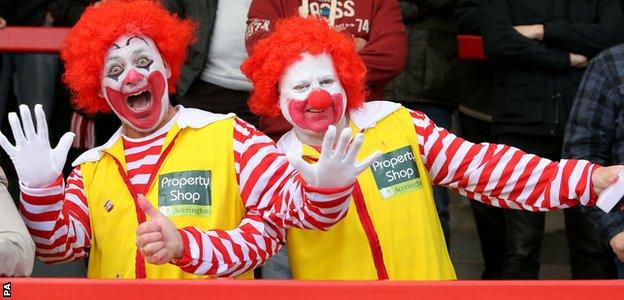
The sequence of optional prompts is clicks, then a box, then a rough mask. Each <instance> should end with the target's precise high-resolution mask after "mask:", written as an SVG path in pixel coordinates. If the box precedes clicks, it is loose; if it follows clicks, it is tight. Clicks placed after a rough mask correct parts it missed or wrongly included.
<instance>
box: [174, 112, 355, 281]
mask: <svg viewBox="0 0 624 300" xmlns="http://www.w3.org/2000/svg"><path fill="white" fill-rule="evenodd" d="M234 160H235V168H236V173H237V179H238V183H239V190H240V192H241V196H242V198H243V201H244V204H245V207H246V208H247V214H246V215H245V217H244V218H243V220H242V222H241V223H240V225H239V226H238V228H235V229H233V230H228V231H224V230H209V231H201V230H199V229H197V228H192V227H187V228H184V229H181V230H180V234H181V235H182V239H183V242H184V248H185V253H184V256H183V258H182V259H181V260H179V261H176V262H175V263H176V265H178V266H180V267H181V268H182V270H184V271H186V272H190V273H195V274H205V275H214V276H220V277H231V276H237V275H240V274H243V273H245V272H247V271H249V270H252V269H253V268H255V267H257V266H260V265H262V264H264V263H265V262H266V261H267V260H268V259H269V258H270V257H271V256H273V255H275V254H276V253H277V252H278V251H279V249H280V248H281V246H282V244H283V241H284V239H285V228H288V227H298V228H307V229H320V230H326V229H328V228H329V227H330V226H331V225H333V224H335V223H336V222H338V221H339V220H341V219H342V218H343V217H344V216H345V215H346V212H347V209H348V206H349V201H348V199H349V196H350V195H351V191H352V189H353V186H348V187H343V188H336V189H326V190H323V189H317V188H313V187H310V186H306V184H305V182H303V180H302V179H301V177H300V176H299V175H298V172H297V171H296V170H295V169H294V168H293V167H292V166H291V165H290V164H289V163H288V160H287V159H286V157H285V156H284V155H283V154H282V153H280V152H279V150H277V148H276V147H275V144H274V143H273V141H272V140H271V139H270V138H268V137H267V136H265V135H264V134H263V133H261V132H259V131H257V130H256V129H255V128H254V127H252V126H251V125H249V124H247V123H245V122H243V121H241V120H236V123H235V127H234Z"/></svg>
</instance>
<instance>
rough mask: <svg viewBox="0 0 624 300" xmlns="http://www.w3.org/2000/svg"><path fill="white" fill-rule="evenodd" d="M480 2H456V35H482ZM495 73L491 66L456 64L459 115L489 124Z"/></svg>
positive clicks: (470, 63) (469, 0)
mask: <svg viewBox="0 0 624 300" xmlns="http://www.w3.org/2000/svg"><path fill="white" fill-rule="evenodd" d="M481 2H482V0H459V1H457V6H456V8H455V11H454V13H453V18H454V19H455V23H456V25H457V33H459V34H469V35H481V23H482V17H481V16H482V14H481ZM493 81H494V69H493V65H492V62H491V61H489V60H484V61H461V60H460V61H459V62H458V64H457V82H458V83H457V99H458V101H459V112H460V113H463V114H466V115H468V116H470V117H473V118H476V119H479V120H481V121H486V122H491V121H492V116H491V114H490V108H491V105H490V98H491V91H492V82H493Z"/></svg>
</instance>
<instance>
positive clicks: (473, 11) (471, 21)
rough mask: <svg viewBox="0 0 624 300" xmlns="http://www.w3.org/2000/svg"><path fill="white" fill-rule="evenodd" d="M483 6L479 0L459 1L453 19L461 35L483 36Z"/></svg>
mask: <svg viewBox="0 0 624 300" xmlns="http://www.w3.org/2000/svg"><path fill="white" fill-rule="evenodd" d="M481 16H482V15H481V6H480V5H479V1H477V0H459V1H458V3H457V6H456V8H455V11H454V12H453V19H454V20H455V23H456V24H457V29H458V31H459V32H460V33H466V34H478V35H479V34H481V19H482V17H481Z"/></svg>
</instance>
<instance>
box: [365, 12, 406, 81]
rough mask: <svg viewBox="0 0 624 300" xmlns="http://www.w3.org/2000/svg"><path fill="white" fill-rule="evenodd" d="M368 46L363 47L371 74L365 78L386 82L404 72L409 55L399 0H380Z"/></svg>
mask: <svg viewBox="0 0 624 300" xmlns="http://www.w3.org/2000/svg"><path fill="white" fill-rule="evenodd" d="M379 3H380V4H379V6H378V7H377V12H376V13H375V17H374V19H373V20H371V28H370V34H369V39H368V42H367V43H366V46H364V48H362V50H360V52H359V54H360V57H362V59H363V60H364V64H366V68H367V69H368V74H367V78H366V81H367V83H368V84H369V86H370V83H372V82H386V81H389V80H391V79H392V78H394V77H395V76H396V75H398V74H399V73H401V71H402V70H403V66H404V65H405V58H406V55H407V38H406V36H405V27H404V26H403V23H402V22H401V11H400V10H399V4H398V2H397V1H379Z"/></svg>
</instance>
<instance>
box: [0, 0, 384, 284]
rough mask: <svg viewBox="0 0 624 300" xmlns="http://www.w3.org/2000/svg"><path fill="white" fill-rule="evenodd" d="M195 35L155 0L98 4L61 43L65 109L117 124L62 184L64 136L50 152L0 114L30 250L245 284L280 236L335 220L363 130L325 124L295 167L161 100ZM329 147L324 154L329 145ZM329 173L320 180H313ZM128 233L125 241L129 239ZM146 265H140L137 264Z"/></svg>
mask: <svg viewBox="0 0 624 300" xmlns="http://www.w3.org/2000/svg"><path fill="white" fill-rule="evenodd" d="M192 30H193V26H192V24H191V23H190V22H188V21H182V20H180V19H178V18H177V17H174V16H172V15H170V14H168V13H167V12H166V11H165V10H164V9H163V8H162V7H161V6H160V5H159V4H157V3H156V2H154V1H147V0H142V1H123V0H109V1H103V2H101V3H100V4H99V5H97V6H92V7H90V8H88V9H87V10H86V11H85V13H84V14H83V16H82V18H81V19H80V21H79V22H78V23H77V24H76V26H75V27H74V28H72V29H71V31H70V32H69V34H68V36H67V41H66V44H65V47H64V49H63V51H62V58H63V59H64V61H65V63H66V66H67V68H66V73H65V80H66V83H67V84H68V85H69V87H70V88H71V89H72V91H73V92H74V94H75V99H74V103H75V105H77V106H78V107H79V108H81V109H83V110H85V111H87V112H91V113H94V112H105V111H113V112H114V113H115V115H116V116H117V117H119V119H120V120H121V122H122V126H121V128H120V129H119V130H118V132H117V133H115V134H114V135H113V137H112V138H111V139H110V140H109V141H108V142H107V143H106V144H104V145H103V146H101V147H98V148H95V149H92V150H90V151H87V152H85V153H84V154H83V155H81V156H80V157H79V158H78V159H77V160H76V161H75V162H74V163H73V165H74V166H75V169H74V170H73V172H72V173H71V175H70V176H69V178H68V180H67V181H66V182H65V181H64V180H63V177H62V176H61V169H62V167H63V165H64V163H65V160H66V156H67V151H68V150H69V147H70V145H71V141H72V138H73V136H72V134H71V133H67V134H66V135H65V136H63V138H62V139H61V141H60V142H59V146H57V147H56V148H54V149H51V148H50V143H49V140H48V134H47V125H46V123H45V116H44V113H43V110H42V108H41V106H40V105H37V106H35V117H36V121H37V122H36V129H35V125H34V123H33V120H32V117H31V114H30V110H29V109H28V108H27V107H26V106H21V107H20V115H21V123H22V124H23V127H22V126H21V125H20V120H19V118H18V117H17V115H16V114H15V113H11V114H10V115H9V120H10V124H11V129H12V130H13V135H14V137H15V146H13V145H12V144H10V143H9V141H8V140H7V139H6V137H4V135H0V145H1V146H2V147H3V148H4V149H5V151H7V153H8V154H9V155H10V156H11V159H12V160H13V162H14V165H15V168H16V170H17V172H18V176H19V179H20V188H21V191H22V199H21V206H20V208H21V212H22V215H23V216H24V218H25V220H26V224H27V226H28V227H29V229H30V232H31V234H32V237H33V240H34V241H35V244H36V246H37V255H38V256H39V258H40V259H41V260H43V261H45V262H49V263H56V262H63V261H71V260H76V259H80V258H83V257H86V256H88V257H89V268H88V277H90V278H197V277H202V276H203V275H211V276H239V277H242V278H252V276H253V274H252V273H251V272H249V271H250V270H252V269H253V268H255V267H256V266H259V265H261V264H263V263H264V262H265V261H266V260H267V259H268V258H269V257H270V256H272V255H273V254H275V253H276V251H278V250H279V248H280V247H281V246H280V245H281V244H282V242H283V240H284V235H285V232H284V230H285V228H287V227H291V226H295V227H299V228H308V229H327V228H328V227H329V226H331V225H333V224H334V223H335V222H337V221H338V220H340V219H341V218H342V217H344V215H345V214H346V209H347V208H348V198H349V195H350V193H351V191H352V188H353V183H354V181H355V178H356V177H357V174H358V173H360V172H361V171H362V170H364V169H366V168H367V167H368V166H369V165H370V163H371V162H372V161H373V160H375V159H376V156H371V157H370V158H368V159H366V160H364V161H363V162H361V163H356V162H355V154H356V153H357V152H358V150H359V147H360V145H361V143H362V135H359V136H358V137H356V138H355V139H354V140H353V141H352V142H350V139H351V132H350V130H345V131H342V133H341V134H340V136H339V137H336V138H335V136H336V131H335V128H333V129H329V131H331V133H330V134H328V135H327V136H328V138H327V139H326V141H325V143H326V144H327V145H330V144H331V143H332V142H333V140H334V139H337V140H338V141H339V144H340V145H339V146H337V147H336V148H335V149H333V150H328V151H323V153H322V157H321V159H320V160H319V162H318V163H317V164H315V165H311V164H299V165H298V167H299V168H300V169H299V172H297V171H296V170H295V169H294V168H293V167H292V166H291V165H289V164H288V160H287V159H286V158H285V157H284V156H283V155H282V154H281V153H279V152H278V151H277V149H276V148H275V145H274V144H273V143H272V142H271V140H270V139H269V138H268V137H266V136H265V135H263V134H262V133H260V132H258V131H256V130H255V128H253V127H252V126H250V125H248V124H247V123H245V122H244V121H242V120H239V119H236V118H235V117H234V116H233V115H219V114H212V113H209V112H205V111H201V110H194V109H185V108H184V107H181V106H177V107H174V106H172V105H171V104H170V102H169V96H168V95H169V93H171V92H173V90H174V87H175V83H176V80H177V78H178V76H179V74H180V66H181V64H182V62H183V60H184V57H185V50H186V47H187V45H188V44H189V43H190V42H191V41H192ZM329 148H331V147H329V146H328V147H326V149H329ZM323 174H331V176H323ZM135 232H136V234H135ZM146 262H147V264H146Z"/></svg>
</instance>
